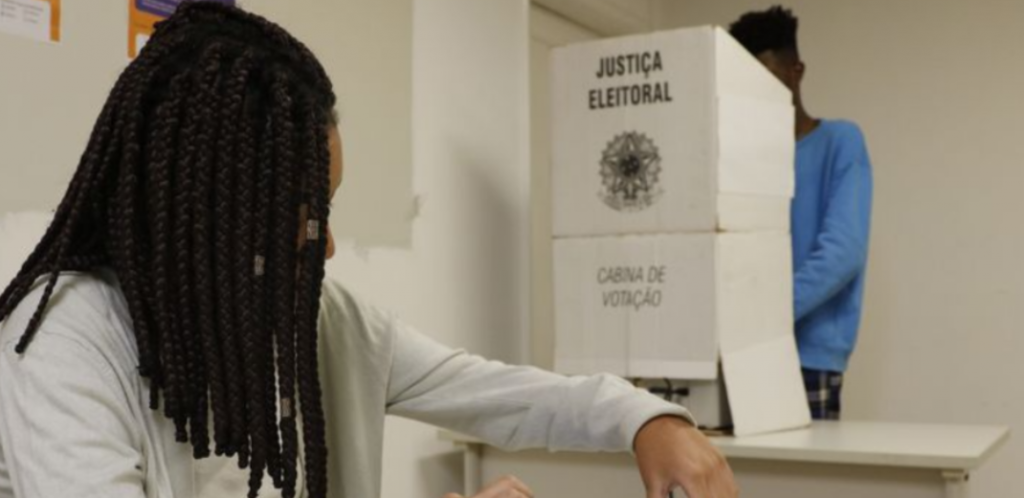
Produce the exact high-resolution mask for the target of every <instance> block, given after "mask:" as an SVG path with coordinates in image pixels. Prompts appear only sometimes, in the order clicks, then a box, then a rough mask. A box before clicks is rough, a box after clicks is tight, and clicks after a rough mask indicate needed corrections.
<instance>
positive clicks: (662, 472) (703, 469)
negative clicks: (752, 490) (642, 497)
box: [633, 416, 739, 498]
mask: <svg viewBox="0 0 1024 498" xmlns="http://www.w3.org/2000/svg"><path fill="white" fill-rule="evenodd" d="M633 449H634V450H635V451H636V460H637V465H638V466H639V467H640V477H641V478H642V479H643V481H644V486H646V487H647V498H666V497H667V496H668V493H669V491H671V490H672V489H673V488H675V487H677V486H679V487H682V488H683V490H685V491H686V496H687V497H689V498H736V497H737V496H739V488H737V487H736V482H735V480H734V479H733V475H732V469H730V468H729V464H728V463H727V462H726V461H725V457H723V456H722V454H721V453H719V452H718V450H717V449H716V448H715V447H714V446H712V444H711V441H709V440H708V438H707V437H705V436H704V434H701V432H700V431H699V430H698V429H697V428H696V427H694V426H693V425H691V424H690V423H689V422H687V421H686V420H684V419H682V418H679V417H674V416H663V417H657V418H654V419H652V420H651V421H649V422H647V424H646V425H644V426H643V427H642V428H641V429H640V432H638V433H637V435H636V439H635V440H634V442H633Z"/></svg>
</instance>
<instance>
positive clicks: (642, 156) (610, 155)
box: [598, 131, 662, 212]
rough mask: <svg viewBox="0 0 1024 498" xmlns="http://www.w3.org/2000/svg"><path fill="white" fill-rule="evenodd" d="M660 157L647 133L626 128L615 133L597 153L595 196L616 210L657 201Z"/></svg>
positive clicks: (632, 209) (635, 208)
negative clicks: (598, 175) (598, 176)
mask: <svg viewBox="0 0 1024 498" xmlns="http://www.w3.org/2000/svg"><path fill="white" fill-rule="evenodd" d="M660 175H661V156H660V155H659V154H658V147H657V146H656V145H654V141H653V140H651V139H650V138H649V137H647V135H644V134H643V133H638V132H635V131H628V132H625V133H621V134H619V135H616V136H615V138H613V139H612V140H611V141H610V142H608V146H607V147H605V149H604V152H603V153H602V154H601V184H602V185H603V186H604V190H603V191H602V192H600V193H599V194H598V195H599V196H600V197H601V200H602V201H604V203H605V204H607V205H608V207H610V208H612V209H614V210H616V211H624V212H636V211H643V210H644V209H647V208H649V207H651V206H653V205H654V203H656V202H658V199H659V198H660V197H661V194H662V189H661V185H660V184H659V177H660Z"/></svg>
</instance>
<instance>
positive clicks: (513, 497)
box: [444, 476, 533, 498]
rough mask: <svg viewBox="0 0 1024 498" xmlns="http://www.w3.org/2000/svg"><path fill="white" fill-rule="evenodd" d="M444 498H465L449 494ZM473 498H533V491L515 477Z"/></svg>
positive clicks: (500, 480)
mask: <svg viewBox="0 0 1024 498" xmlns="http://www.w3.org/2000/svg"><path fill="white" fill-rule="evenodd" d="M444 498H464V497H463V496H462V495H459V494H455V493H448V494H446V495H444ZM472 498H533V491H530V488H528V487H526V485H525V484H523V481H520V480H519V479H516V478H515V477H513V476H505V477H502V478H500V479H498V480H496V481H494V482H492V483H490V484H488V485H487V487H485V488H484V489H483V490H481V491H480V492H479V493H477V494H475V495H473V497H472Z"/></svg>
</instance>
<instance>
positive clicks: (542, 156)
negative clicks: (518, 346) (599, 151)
mask: <svg viewBox="0 0 1024 498" xmlns="http://www.w3.org/2000/svg"><path fill="white" fill-rule="evenodd" d="M597 37H598V35H597V34H596V33H595V32H593V31H590V30H588V29H587V28H584V27H582V26H580V25H578V24H575V23H573V22H570V21H568V20H566V19H565V18H563V17H561V16H559V15H558V14H555V13H553V12H552V11H549V10H547V9H545V8H543V7H539V6H537V5H533V6H532V7H530V356H529V358H528V360H529V362H530V363H531V364H533V365H536V366H538V367H541V368H546V369H551V368H553V367H554V364H555V296H554V290H555V289H554V279H553V274H554V270H553V264H554V263H553V259H554V258H553V251H552V245H551V224H552V220H551V105H550V101H551V96H550V93H551V92H550V90H549V86H550V81H549V80H550V76H551V71H550V67H551V49H553V48H555V47H560V46H563V45H567V44H569V43H574V42H582V41H586V40H592V39H595V38H597Z"/></svg>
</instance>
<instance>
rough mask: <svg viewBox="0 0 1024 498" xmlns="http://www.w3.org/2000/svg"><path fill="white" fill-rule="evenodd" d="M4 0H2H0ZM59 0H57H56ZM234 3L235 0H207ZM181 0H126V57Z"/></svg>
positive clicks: (147, 39) (147, 37)
mask: <svg viewBox="0 0 1024 498" xmlns="http://www.w3.org/2000/svg"><path fill="white" fill-rule="evenodd" d="M0 1H4V0H0ZM56 1H59V0H56ZM208 1H214V2H217V3H223V4H228V5H234V4H235V0H208ZM181 2H182V0H128V57H129V58H132V59H134V58H135V56H136V55H138V53H139V50H142V47H143V46H145V45H146V42H147V41H149V37H150V36H152V35H153V29H154V26H155V25H156V23H158V22H160V21H162V20H164V19H167V18H168V17H169V16H170V15H171V14H173V13H174V11H175V9H177V8H178V5H179V4H181Z"/></svg>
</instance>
